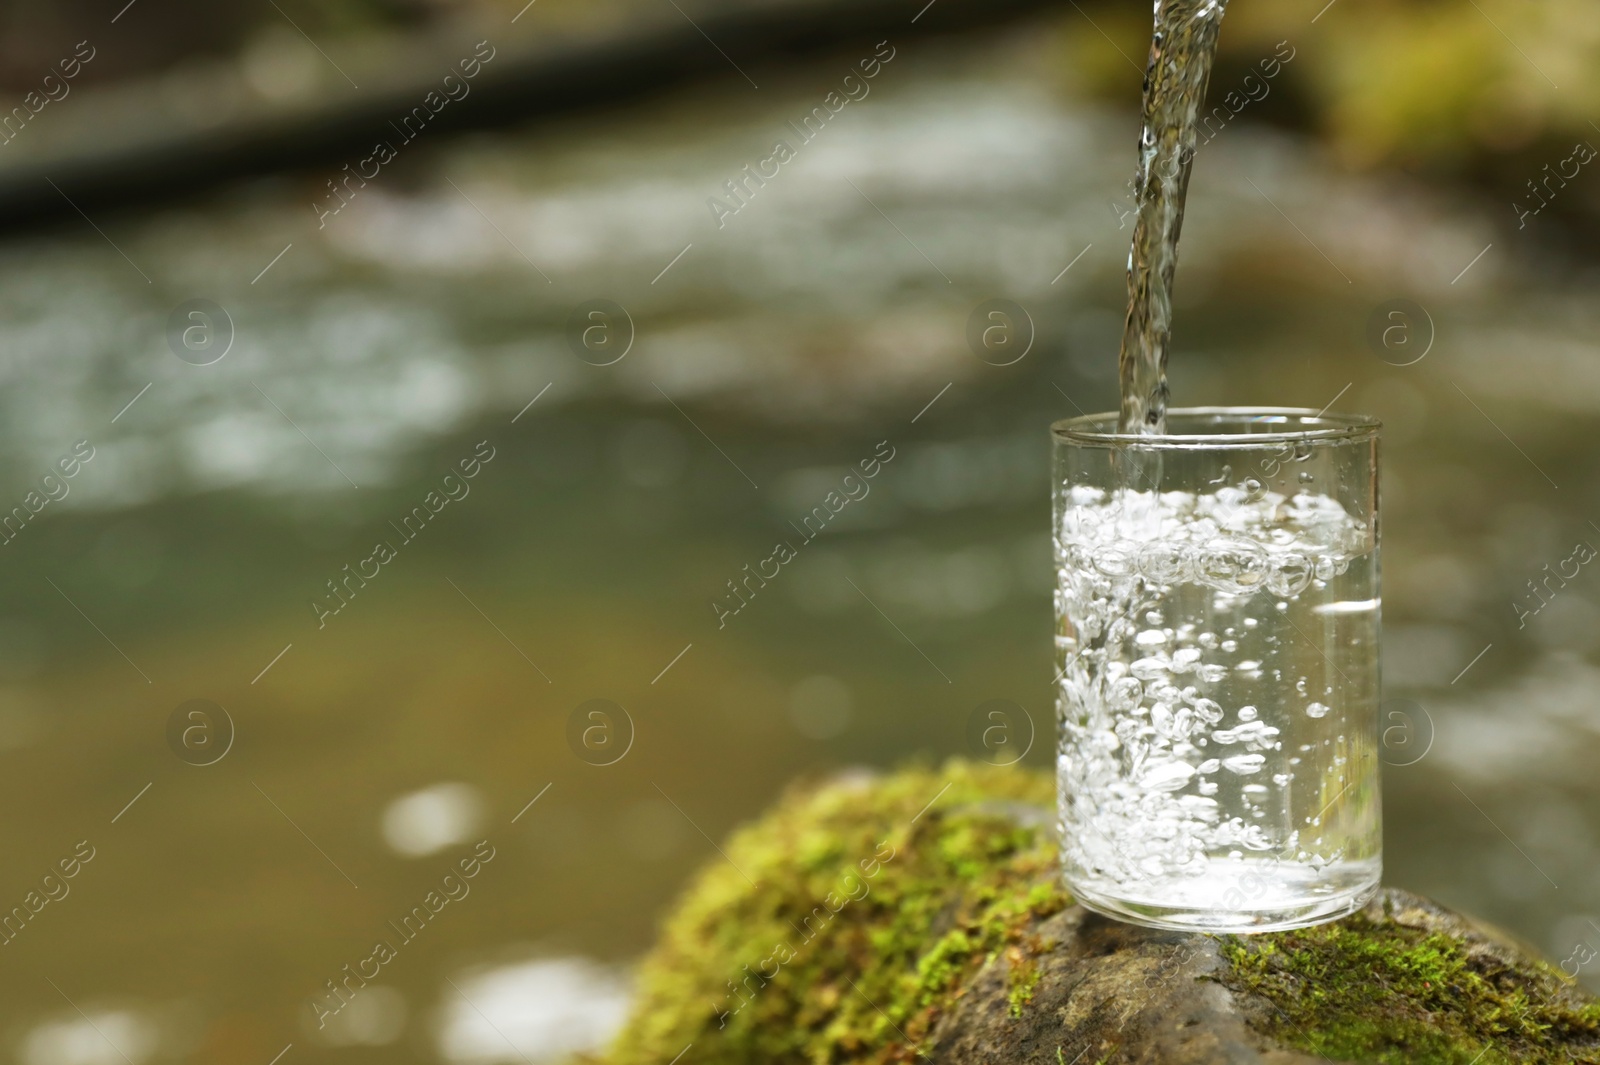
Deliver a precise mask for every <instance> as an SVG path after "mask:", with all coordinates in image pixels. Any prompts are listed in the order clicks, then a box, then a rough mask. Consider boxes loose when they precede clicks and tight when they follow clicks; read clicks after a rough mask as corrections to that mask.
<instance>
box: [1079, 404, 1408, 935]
mask: <svg viewBox="0 0 1600 1065" xmlns="http://www.w3.org/2000/svg"><path fill="white" fill-rule="evenodd" d="M1116 421H1117V420H1116V416H1115V415H1113V414H1105V415H1091V416H1089V417H1085V418H1076V419H1072V420H1070V421H1064V422H1059V423H1057V424H1056V425H1055V426H1053V429H1052V431H1053V435H1054V441H1055V444H1054V447H1055V486H1054V497H1055V546H1056V567H1057V592H1056V616H1057V630H1056V644H1057V646H1058V647H1059V648H1060V652H1061V662H1060V671H1061V672H1060V686H1061V687H1060V693H1059V702H1058V706H1059V717H1060V748H1059V753H1058V758H1057V781H1058V792H1059V798H1060V815H1061V831H1062V863H1063V871H1064V875H1065V878H1066V882H1067V886H1068V887H1069V888H1070V889H1071V890H1072V892H1073V894H1074V895H1075V896H1076V897H1077V899H1078V900H1079V901H1080V902H1082V903H1083V904H1084V905H1085V906H1087V907H1089V908H1090V909H1092V910H1096V911H1098V912H1100V913H1103V914H1106V915H1107V916H1112V917H1118V918H1121V919H1124V920H1130V921H1135V922H1137V923H1140V924H1146V925H1153V926H1156V927H1160V928H1179V929H1188V930H1201V931H1229V932H1250V931H1267V930H1270V929H1278V928H1293V927H1299V926H1303V925H1309V924H1316V923H1318V922H1321V921H1326V920H1331V919H1333V918H1335V917H1339V916H1342V915H1344V914H1347V913H1350V912H1352V911H1354V910H1356V909H1359V908H1360V907H1361V906H1362V905H1364V904H1365V903H1366V902H1367V900H1368V899H1370V898H1371V897H1372V895H1373V893H1374V892H1375V891H1376V890H1377V886H1378V881H1379V878H1380V875H1381V873H1382V846H1383V840H1382V824H1381V819H1380V810H1379V796H1378V757H1377V754H1378V750H1377V741H1378V683H1379V678H1378V625H1379V606H1380V599H1379V595H1378V428H1379V426H1378V423H1377V422H1375V421H1373V420H1371V419H1368V418H1361V417H1351V416H1344V415H1333V414H1319V413H1318V412H1315V411H1309V410H1285V409H1259V410H1246V409H1230V408H1215V409H1194V410H1174V411H1171V412H1170V413H1169V414H1168V416H1167V431H1168V435H1166V436H1159V437H1157V436H1132V435H1119V434H1118V433H1117V428H1116Z"/></svg>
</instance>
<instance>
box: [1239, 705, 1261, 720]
mask: <svg viewBox="0 0 1600 1065" xmlns="http://www.w3.org/2000/svg"><path fill="white" fill-rule="evenodd" d="M1260 716H1261V711H1259V710H1257V709H1256V708H1255V707H1253V706H1241V707H1239V720H1240V721H1254V720H1255V719H1256V718H1258V717H1260Z"/></svg>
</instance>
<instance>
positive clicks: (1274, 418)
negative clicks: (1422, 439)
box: [1050, 407, 1383, 451]
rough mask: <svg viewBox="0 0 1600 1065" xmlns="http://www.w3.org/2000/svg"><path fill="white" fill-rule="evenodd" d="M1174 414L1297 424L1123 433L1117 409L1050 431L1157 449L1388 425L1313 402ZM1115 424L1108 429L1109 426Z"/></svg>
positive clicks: (1334, 439)
mask: <svg viewBox="0 0 1600 1065" xmlns="http://www.w3.org/2000/svg"><path fill="white" fill-rule="evenodd" d="M1167 417H1168V418H1169V419H1171V418H1212V419H1215V420H1216V422H1217V427H1218V428H1222V427H1224V426H1250V425H1260V424H1263V423H1267V424H1281V425H1284V426H1289V425H1298V426H1301V428H1286V429H1283V430H1280V431H1275V432H1250V431H1249V430H1248V429H1245V430H1243V431H1235V432H1215V433H1171V432H1169V433H1166V434H1164V435H1162V436H1147V435H1145V434H1143V433H1119V432H1117V431H1116V429H1115V427H1116V424H1117V413H1116V412H1115V411H1108V412H1105V413H1101V414H1084V415H1080V416H1079V417H1076V418H1063V419H1062V420H1061V421H1058V422H1055V423H1053V424H1052V425H1051V426H1050V433H1051V435H1052V436H1054V437H1055V438H1056V439H1057V440H1058V441H1062V442H1065V443H1072V444H1080V445H1085V446H1091V447H1096V446H1097V447H1124V448H1140V449H1143V450H1150V451H1157V450H1163V449H1176V448H1194V447H1216V448H1229V449H1243V448H1258V447H1264V446H1268V445H1272V444H1284V443H1297V442H1316V443H1338V442H1345V441H1352V440H1364V439H1370V438H1371V437H1374V436H1376V435H1377V433H1378V431H1379V430H1380V429H1382V428H1383V423H1382V422H1380V421H1379V420H1378V419H1377V418H1374V417H1372V416H1371V415H1367V414H1340V413H1332V412H1329V411H1326V410H1321V411H1317V410H1312V409H1311V408H1310V407H1174V408H1172V409H1170V410H1168V411H1167ZM1107 426H1110V427H1111V429H1110V430H1109V431H1107V429H1106V427H1107Z"/></svg>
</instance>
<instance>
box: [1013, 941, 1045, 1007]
mask: <svg viewBox="0 0 1600 1065" xmlns="http://www.w3.org/2000/svg"><path fill="white" fill-rule="evenodd" d="M1006 960H1007V962H1008V963H1009V965H1010V968H1008V969H1007V970H1006V991H1007V994H1006V1001H1007V1002H1009V1003H1011V1016H1013V1017H1020V1016H1022V1009H1023V1007H1024V1006H1026V1005H1027V1004H1028V1003H1030V1002H1032V1001H1033V992H1034V989H1035V988H1037V987H1038V986H1039V977H1040V976H1042V975H1044V974H1043V973H1041V972H1040V971H1039V966H1038V965H1037V964H1036V963H1035V962H1034V960H1033V959H1032V958H1030V957H1027V956H1026V955H1023V954H1022V952H1021V951H1017V950H1016V949H1015V948H1013V949H1012V950H1010V951H1007V952H1006Z"/></svg>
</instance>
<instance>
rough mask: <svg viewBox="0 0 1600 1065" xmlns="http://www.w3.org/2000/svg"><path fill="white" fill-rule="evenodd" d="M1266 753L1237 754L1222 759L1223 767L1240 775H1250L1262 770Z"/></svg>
mask: <svg viewBox="0 0 1600 1065" xmlns="http://www.w3.org/2000/svg"><path fill="white" fill-rule="evenodd" d="M1266 760H1267V756H1266V755H1264V754H1236V755H1233V756H1232V757H1230V758H1224V759H1223V760H1222V768H1224V769H1226V770H1227V771H1228V772H1230V773H1237V774H1239V775H1240V776H1242V777H1244V776H1249V775H1250V774H1251V773H1259V772H1261V766H1262V765H1263V764H1264V763H1265V762H1266Z"/></svg>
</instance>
